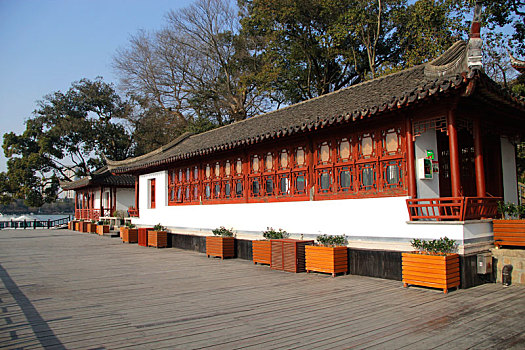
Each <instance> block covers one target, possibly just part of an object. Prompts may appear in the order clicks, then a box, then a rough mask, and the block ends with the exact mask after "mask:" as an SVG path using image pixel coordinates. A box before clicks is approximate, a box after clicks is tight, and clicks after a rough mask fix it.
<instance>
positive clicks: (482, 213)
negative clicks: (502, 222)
mask: <svg viewBox="0 0 525 350" xmlns="http://www.w3.org/2000/svg"><path fill="white" fill-rule="evenodd" d="M498 201H501V198H499V197H442V198H417V199H407V208H408V215H409V216H410V221H416V220H436V221H465V220H478V219H486V218H495V217H497V215H498Z"/></svg>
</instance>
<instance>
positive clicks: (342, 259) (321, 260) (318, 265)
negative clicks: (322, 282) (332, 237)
mask: <svg viewBox="0 0 525 350" xmlns="http://www.w3.org/2000/svg"><path fill="white" fill-rule="evenodd" d="M304 248H305V258H306V272H310V271H317V272H325V273H331V274H332V276H333V277H335V275H336V274H338V273H344V274H347V273H348V248H347V247H323V246H314V245H307V246H305V247H304Z"/></svg>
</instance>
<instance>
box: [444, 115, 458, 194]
mask: <svg viewBox="0 0 525 350" xmlns="http://www.w3.org/2000/svg"><path fill="white" fill-rule="evenodd" d="M447 131H448V147H449V152H450V183H451V188H452V197H460V196H461V178H460V174H459V150H458V132H457V129H456V114H455V111H454V110H453V109H452V110H449V111H448V114H447Z"/></svg>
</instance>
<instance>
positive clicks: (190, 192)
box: [108, 23, 525, 258]
mask: <svg viewBox="0 0 525 350" xmlns="http://www.w3.org/2000/svg"><path fill="white" fill-rule="evenodd" d="M475 24H476V23H475ZM524 135H525V103H524V101H523V100H520V99H518V98H516V97H514V96H512V95H510V94H508V93H507V92H506V91H504V90H502V89H501V88H500V86H499V85H498V84H496V83H495V82H494V81H492V80H491V79H490V78H489V77H488V76H487V75H485V74H484V73H483V70H482V67H481V39H480V38H479V26H478V27H477V29H476V26H475V25H473V34H471V39H470V40H469V41H468V42H463V41H460V42H457V43H455V44H454V45H453V46H452V47H450V48H449V49H448V50H447V51H446V52H445V53H444V54H443V55H441V56H440V57H438V58H436V59H435V60H433V61H431V62H429V63H425V64H422V65H419V66H416V67H413V68H410V69H405V70H403V71H400V72H398V73H394V74H390V75H387V76H383V77H379V78H376V79H373V80H370V81H365V82H363V83H360V84H357V85H355V86H351V87H348V88H345V89H341V90H339V91H335V92H333V93H330V94H326V95H323V96H320V97H317V98H314V99H311V100H308V101H304V102H301V103H298V104H294V105H291V106H288V107H285V108H282V109H279V110H276V111H273V112H269V113H266V114H262V115H259V116H256V117H253V118H250V119H247V120H244V121H240V122H236V123H233V124H230V125H227V126H223V127H221V128H218V129H214V130H211V131H208V132H205V133H202V134H197V135H192V134H185V135H182V136H180V137H179V138H178V139H176V140H174V141H173V142H171V143H169V144H167V145H165V146H164V147H161V148H159V149H157V150H155V151H153V152H151V153H149V154H146V155H144V156H141V157H137V158H131V159H128V160H124V161H118V162H116V161H115V162H112V161H109V162H108V164H109V168H110V170H111V171H112V172H113V173H116V174H132V175H133V176H134V177H135V181H136V193H135V195H136V198H137V199H136V202H137V207H138V209H139V212H140V215H139V217H138V218H137V219H134V223H136V224H138V225H154V224H156V223H159V222H160V223H162V224H163V225H165V226H168V227H169V228H170V229H171V231H172V232H177V233H193V234H201V235H203V234H208V233H209V232H210V231H211V229H214V228H216V227H218V226H226V227H232V228H234V229H235V230H236V231H237V233H238V236H239V237H245V238H253V239H256V238H260V233H261V231H264V230H265V229H266V228H267V227H274V228H283V229H284V230H286V231H288V232H291V233H292V234H295V235H297V236H299V235H302V236H303V237H305V238H306V237H308V238H315V236H317V235H319V234H325V233H326V234H334V235H341V234H344V235H346V236H347V238H348V242H349V247H354V248H366V249H370V250H372V251H377V252H379V251H384V250H409V249H410V244H409V241H410V240H411V239H412V238H424V239H433V238H439V237H443V236H447V237H449V238H451V239H455V240H456V241H457V243H458V244H459V252H460V253H461V254H463V255H465V256H467V255H469V254H472V253H476V252H479V251H484V250H486V249H488V248H489V247H490V246H492V242H493V241H492V223H491V220H490V217H493V216H495V215H496V203H497V201H498V200H502V199H503V200H505V201H513V202H516V201H517V179H516V154H515V144H516V141H517V140H519V139H520V138H522V137H523V136H524ZM139 189H140V191H139ZM474 258H475V257H474Z"/></svg>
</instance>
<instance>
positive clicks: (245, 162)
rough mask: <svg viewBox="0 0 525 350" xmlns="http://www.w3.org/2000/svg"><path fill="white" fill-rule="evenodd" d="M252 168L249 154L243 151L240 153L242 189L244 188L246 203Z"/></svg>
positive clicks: (246, 201)
mask: <svg viewBox="0 0 525 350" xmlns="http://www.w3.org/2000/svg"><path fill="white" fill-rule="evenodd" d="M251 169H252V164H251V162H250V154H249V153H248V152H243V155H242V172H243V174H242V175H243V176H242V177H243V179H244V180H243V182H244V183H243V186H242V188H243V190H244V202H245V203H248V201H249V195H250V193H249V187H250V176H249V175H250V171H251Z"/></svg>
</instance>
